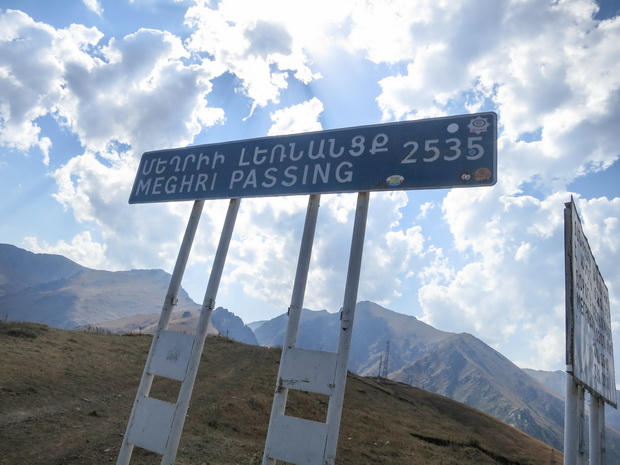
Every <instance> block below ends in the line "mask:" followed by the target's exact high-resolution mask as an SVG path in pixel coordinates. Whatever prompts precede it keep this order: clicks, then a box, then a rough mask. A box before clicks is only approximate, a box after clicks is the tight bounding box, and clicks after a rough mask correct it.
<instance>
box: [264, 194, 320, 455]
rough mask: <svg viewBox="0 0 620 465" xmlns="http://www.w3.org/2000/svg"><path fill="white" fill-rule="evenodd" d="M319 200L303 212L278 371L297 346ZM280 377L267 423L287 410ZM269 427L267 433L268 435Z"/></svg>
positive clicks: (285, 391)
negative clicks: (303, 218)
mask: <svg viewBox="0 0 620 465" xmlns="http://www.w3.org/2000/svg"><path fill="white" fill-rule="evenodd" d="M320 201H321V196H320V195H317V194H312V195H311V196H310V198H309V200H308V209H307V211H306V221H305V223H304V231H303V234H302V236H301V245H300V247H299V260H298V261H297V271H296V273H295V282H294V284H293V293H292V296H291V306H290V307H289V309H288V321H287V327H286V335H285V336H284V344H283V345H282V355H281V358H280V368H282V367H283V366H284V360H285V358H286V356H287V353H288V351H289V350H290V349H292V348H293V347H295V345H296V344H297V333H298V331H299V320H300V318H301V310H302V308H303V303H304V296H305V293H306V283H307V281H308V270H309V268H310V258H311V256H312V244H313V242H314V233H315V231H316V221H317V217H318V214H319V204H320ZM280 378H281V376H280V373H278V380H277V384H276V392H275V394H274V397H273V404H272V405H271V417H270V423H272V422H273V420H274V419H275V418H276V417H277V416H278V415H283V414H284V411H285V409H286V401H287V397H288V388H286V387H284V386H281V385H280ZM271 430H272V428H271V425H270V427H269V431H271ZM275 463H276V460H275V459H274V458H271V457H269V456H268V455H267V448H266V447H265V452H264V454H263V465H275Z"/></svg>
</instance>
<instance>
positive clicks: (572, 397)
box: [564, 367, 578, 465]
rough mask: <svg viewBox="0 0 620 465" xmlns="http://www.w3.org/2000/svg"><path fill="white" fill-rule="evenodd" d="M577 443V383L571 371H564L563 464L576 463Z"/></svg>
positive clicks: (574, 464) (570, 464) (573, 464)
mask: <svg viewBox="0 0 620 465" xmlns="http://www.w3.org/2000/svg"><path fill="white" fill-rule="evenodd" d="M570 368H571V370H572V367H570ZM577 443H578V437H577V383H575V380H574V379H573V375H572V374H571V373H566V403H565V411H564V465H577Z"/></svg>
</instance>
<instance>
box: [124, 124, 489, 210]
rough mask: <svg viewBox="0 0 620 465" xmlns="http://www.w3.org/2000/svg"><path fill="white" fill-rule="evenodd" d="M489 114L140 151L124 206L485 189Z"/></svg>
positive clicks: (487, 179)
mask: <svg viewBox="0 0 620 465" xmlns="http://www.w3.org/2000/svg"><path fill="white" fill-rule="evenodd" d="M496 181H497V115H496V114H495V113H492V112H488V113H477V114H473V115H460V116H450V117H445V118H432V119H424V120H416V121H403V122H397V123H387V124H381V125H373V126H360V127H354V128H346V129H337V130H331V131H320V132H309V133H304V134H293V135H284V136H272V137H264V138H258V139H249V140H243V141H235V142H225V143H219V144H208V145H199V146H194V147H185V148H178V149H168V150H158V151H153V152H147V153H145V154H144V155H143V156H142V158H141V160H140V165H139V167H138V172H137V175H136V179H135V182H134V185H133V188H132V190H131V195H130V199H129V203H149V202H168V201H179V200H197V199H226V198H243V197H265V196H277V195H300V194H307V195H309V194H328V193H344V192H366V191H391V190H411V189H441V188H452V187H479V186H492V185H494V184H495V182H496Z"/></svg>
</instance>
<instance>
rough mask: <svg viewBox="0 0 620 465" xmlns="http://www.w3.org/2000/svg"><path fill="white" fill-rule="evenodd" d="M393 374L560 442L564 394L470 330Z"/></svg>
mask: <svg viewBox="0 0 620 465" xmlns="http://www.w3.org/2000/svg"><path fill="white" fill-rule="evenodd" d="M391 377H392V379H395V380H397V381H402V382H404V383H407V384H411V385H412V386H417V387H420V388H422V389H426V390H428V391H431V392H435V393H437V394H441V395H444V396H447V397H450V398H451V399H455V400H458V401H460V402H464V403H465V404H467V405H471V406H475V407H476V408H479V409H481V410H483V411H485V412H487V413H490V414H491V415H493V416H495V417H497V418H501V419H502V420H503V421H505V422H506V423H508V424H510V425H513V426H516V427H517V428H519V429H521V430H522V431H525V432H526V433H528V434H530V435H532V436H534V437H536V438H538V439H541V440H543V441H545V442H547V443H548V444H551V445H553V446H555V447H557V448H560V449H561V448H562V447H563V444H564V442H563V438H564V432H563V430H564V402H563V400H562V399H561V398H560V397H559V396H558V395H556V394H555V393H553V392H551V391H549V390H547V389H546V388H545V387H544V386H543V385H541V384H539V383H537V382H535V381H534V380H533V379H532V378H530V376H528V375H527V374H526V373H524V372H523V371H522V370H521V369H520V368H518V367H517V366H516V365H514V364H513V363H512V362H510V361H509V360H508V359H507V358H505V357H504V356H503V355H501V354H500V353H499V352H497V351H495V350H493V349H491V348H490V347H489V346H487V345H486V344H484V343H483V342H482V341H480V340H478V339H476V338H475V337H473V336H471V335H469V334H455V335H453V336H452V337H450V338H448V339H446V340H444V341H442V342H441V343H439V344H437V345H436V346H435V347H434V349H433V350H432V351H429V352H428V353H427V354H425V355H424V356H422V357H420V358H419V359H417V360H415V361H412V362H410V363H409V364H407V365H405V366H404V367H403V368H401V369H400V370H398V371H397V372H395V373H392V375H391Z"/></svg>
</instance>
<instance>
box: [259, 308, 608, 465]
mask: <svg viewBox="0 0 620 465" xmlns="http://www.w3.org/2000/svg"><path fill="white" fill-rule="evenodd" d="M338 325H339V315H338V314H337V313H328V312H326V311H324V310H323V311H317V312H313V311H309V310H304V311H303V312H302V317H301V323H300V329H299V337H298V345H299V346H301V347H306V348H310V349H318V350H336V344H337V337H338ZM285 331H286V315H281V316H278V317H276V318H274V319H273V320H271V321H267V322H265V323H263V324H262V325H261V326H260V327H258V328H257V329H256V331H255V333H256V337H257V339H258V341H259V343H260V344H263V345H267V346H272V347H274V346H280V345H281V344H282V342H283V340H284V332H285ZM387 341H390V349H389V364H388V370H387V371H388V378H390V379H393V380H396V381H401V382H404V383H407V384H410V385H412V386H416V387H420V388H422V389H425V390H428V391H432V392H435V393H439V394H442V395H445V396H447V397H450V398H452V399H455V400H458V401H460V402H464V403H466V404H468V405H470V406H472V407H475V408H478V409H480V410H483V411H485V412H487V413H489V414H491V415H494V416H496V417H497V418H499V419H501V420H502V421H504V422H506V423H508V424H511V425H513V426H515V427H517V428H519V429H521V430H522V431H525V432H527V433H528V434H531V435H532V436H534V437H536V438H538V439H541V440H544V441H546V442H548V443H549V444H552V445H553V446H555V447H557V448H562V447H563V428H564V402H563V399H562V397H561V396H559V395H558V394H557V393H555V392H554V391H552V390H550V389H549V388H547V387H545V386H544V385H543V384H541V383H540V382H538V381H537V380H536V379H534V378H532V377H531V376H528V375H527V374H526V373H525V372H523V371H522V370H521V369H520V368H519V367H517V366H516V365H514V364H513V363H512V362H511V361H510V360H508V359H507V358H505V357H504V356H502V355H501V354H500V353H498V352H497V351H496V350H494V349H492V348H491V347H489V346H488V345H486V344H484V343H483V342H482V341H480V340H478V339H476V338H475V337H474V336H472V335H470V334H466V333H461V334H455V333H449V332H444V331H439V330H437V329H435V328H433V327H431V326H429V325H427V324H425V323H423V322H421V321H419V320H417V319H416V318H414V317H411V316H407V315H402V314H399V313H396V312H393V311H391V310H388V309H385V308H383V307H381V306H379V305H377V304H374V303H372V302H359V303H358V304H357V307H356V313H355V325H354V327H353V338H352V342H351V355H350V363H349V369H350V370H352V371H354V372H355V373H358V374H361V375H366V376H377V375H378V374H379V364H380V363H381V360H382V359H383V360H385V358H386V355H387V354H386V346H387ZM384 363H385V362H384ZM607 436H608V456H609V458H610V460H611V461H612V463H615V462H613V461H614V460H617V462H618V463H620V433H619V432H618V431H617V430H615V429H613V428H610V429H609V431H608V435H607ZM612 459H613V460H612Z"/></svg>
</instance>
